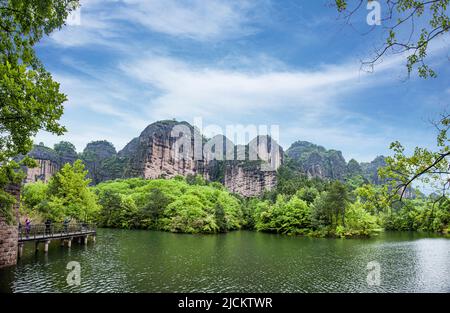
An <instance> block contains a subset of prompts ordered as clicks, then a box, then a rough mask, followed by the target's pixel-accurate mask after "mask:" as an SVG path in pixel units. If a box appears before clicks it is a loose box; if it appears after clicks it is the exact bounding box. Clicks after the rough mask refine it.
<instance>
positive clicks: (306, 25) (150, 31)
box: [35, 0, 450, 161]
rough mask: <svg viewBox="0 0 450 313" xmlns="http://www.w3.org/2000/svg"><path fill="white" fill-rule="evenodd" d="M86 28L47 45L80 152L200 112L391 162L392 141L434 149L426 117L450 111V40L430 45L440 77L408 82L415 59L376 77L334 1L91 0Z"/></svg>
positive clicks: (374, 36) (364, 43)
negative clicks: (386, 157) (365, 68)
mask: <svg viewBox="0 0 450 313" xmlns="http://www.w3.org/2000/svg"><path fill="white" fill-rule="evenodd" d="M81 4H82V7H81V10H80V23H79V24H78V23H75V24H74V23H71V24H70V25H67V26H65V27H64V28H63V29H62V30H60V31H58V32H55V33H53V34H52V35H51V36H50V37H48V38H45V39H44V40H43V41H42V42H41V43H40V44H39V46H38V48H37V51H38V55H39V57H40V58H41V59H42V61H43V62H44V64H45V65H46V67H47V68H48V70H49V71H50V72H51V73H52V74H53V76H54V78H55V80H57V81H58V82H60V83H61V89H62V91H63V92H64V93H66V94H67V95H68V98H69V101H68V102H67V103H66V105H65V106H66V107H65V114H64V116H63V118H62V123H63V124H64V125H65V126H66V127H67V128H68V133H67V134H66V135H64V136H61V137H56V136H53V135H51V134H48V133H45V132H41V133H39V134H38V135H37V137H36V139H35V141H36V142H44V143H45V144H46V145H49V146H52V145H53V144H54V143H56V142H58V141H60V140H68V141H71V142H72V143H74V144H75V146H76V147H77V149H78V151H82V149H83V148H84V147H85V145H86V144H87V143H88V142H90V141H93V140H101V139H106V140H109V141H111V142H112V143H113V144H114V145H115V147H116V149H117V150H120V149H122V148H123V147H124V145H125V144H126V143H128V142H129V141H130V140H131V139H132V138H134V137H136V136H138V135H139V134H140V132H141V131H142V130H143V129H144V128H145V127H146V126H147V125H148V124H150V123H152V122H154V121H157V120H161V119H172V118H176V119H177V120H186V121H188V122H191V123H192V122H193V120H194V118H196V117H202V119H203V124H204V125H209V124H216V125H218V126H220V127H223V128H225V126H226V125H230V124H231V125H237V124H242V125H248V124H254V125H262V124H264V125H279V127H280V143H281V145H282V146H283V147H284V148H285V149H287V148H288V147H289V145H290V144H291V143H292V142H294V141H296V140H306V141H311V142H314V143H316V144H320V145H323V146H325V147H327V148H329V149H338V150H341V151H342V152H343V154H344V157H345V158H346V159H347V160H349V159H350V158H355V159H357V160H359V161H369V160H372V159H373V158H375V156H377V155H380V154H388V146H389V144H390V142H392V141H395V140H399V141H401V142H402V143H404V144H405V145H406V146H408V147H410V148H413V147H414V146H416V145H420V146H428V147H432V146H433V145H434V142H435V134H434V130H433V127H432V126H431V124H430V123H429V121H428V120H429V119H431V118H435V117H437V115H438V114H439V113H440V112H441V111H442V110H443V109H445V108H447V107H448V105H449V101H448V99H449V98H450V84H449V82H450V69H449V66H448V65H449V61H448V56H449V53H450V48H449V47H450V38H448V37H444V38H441V39H439V40H436V42H434V43H433V45H431V46H430V51H429V58H428V61H429V63H430V64H431V65H432V66H433V68H434V69H435V70H436V71H437V73H438V75H439V76H438V78H436V79H429V80H423V79H420V78H417V77H416V76H415V75H413V76H412V77H410V78H409V79H405V78H406V76H407V75H406V74H407V73H406V68H405V67H404V56H403V57H402V56H401V55H393V56H388V57H386V58H384V59H383V60H382V62H380V64H378V65H377V66H376V67H375V69H374V72H373V73H366V72H365V71H361V66H360V60H361V59H367V58H370V56H372V55H373V54H372V53H373V51H374V48H376V47H377V46H380V44H382V42H383V41H382V40H383V36H384V35H385V30H384V29H383V25H382V26H378V27H375V28H374V29H373V30H372V31H371V32H369V33H368V34H365V33H367V31H368V30H370V29H371V28H370V26H368V25H367V23H366V13H368V11H365V9H364V8H363V9H362V11H361V14H359V15H355V16H354V17H353V19H352V25H348V24H346V23H345V21H344V20H343V19H339V15H338V13H337V12H336V10H335V9H334V8H332V7H330V6H329V4H330V1H329V0H323V1H306V0H305V1H300V0H291V1H269V0H258V1H256V0H255V1H245V0H244V1H218V0H209V1H201V0H192V1H174V0H152V1H144V0H142V1H139V0H120V1H119V0H89V1H83V0H81Z"/></svg>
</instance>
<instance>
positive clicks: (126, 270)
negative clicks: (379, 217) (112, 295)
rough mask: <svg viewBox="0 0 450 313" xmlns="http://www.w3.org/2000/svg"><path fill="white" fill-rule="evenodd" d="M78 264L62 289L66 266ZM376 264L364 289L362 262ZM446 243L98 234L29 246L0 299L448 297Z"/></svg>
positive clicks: (6, 276) (398, 237) (413, 237)
mask: <svg viewBox="0 0 450 313" xmlns="http://www.w3.org/2000/svg"><path fill="white" fill-rule="evenodd" d="M70 261H77V262H79V263H80V264H81V286H68V285H67V282H66V278H67V275H68V273H69V270H67V269H66V266H67V263H68V262H70ZM371 261H376V262H378V263H380V265H381V285H380V286H368V284H367V275H368V270H367V264H368V263H369V262H371ZM449 277H450V240H448V239H443V238H439V237H436V238H430V237H426V236H424V235H418V234H414V233H385V234H383V235H382V236H380V237H379V238H374V239H369V240H358V239H354V240H341V239H314V238H301V237H287V236H279V235H270V234H263V233H255V232H245V231H242V232H233V233H229V234H225V235H208V236H202V235H181V234H170V233H163V232H151V231H126V230H104V229H100V230H99V234H98V237H97V242H96V243H95V244H93V243H89V244H88V245H87V246H85V245H80V244H77V243H74V244H73V246H72V248H71V249H68V248H67V247H60V245H59V243H56V242H55V243H52V244H51V246H50V250H49V253H48V255H45V254H44V253H43V251H39V252H38V253H37V254H35V253H34V246H31V245H27V246H26V247H25V250H24V257H23V258H22V259H21V260H20V261H19V263H18V265H17V267H13V268H9V269H5V270H1V271H0V291H2V292H164V291H168V292H449V291H450V280H449Z"/></svg>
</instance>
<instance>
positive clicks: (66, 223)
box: [63, 217, 72, 233]
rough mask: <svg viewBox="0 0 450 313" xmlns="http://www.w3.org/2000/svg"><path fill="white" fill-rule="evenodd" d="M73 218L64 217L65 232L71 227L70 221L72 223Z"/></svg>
mask: <svg viewBox="0 0 450 313" xmlns="http://www.w3.org/2000/svg"><path fill="white" fill-rule="evenodd" d="M71 220H72V219H69V218H67V217H66V218H65V219H64V222H63V225H64V232H65V233H67V229H68V228H69V223H70V221H71Z"/></svg>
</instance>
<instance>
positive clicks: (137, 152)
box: [119, 121, 208, 179]
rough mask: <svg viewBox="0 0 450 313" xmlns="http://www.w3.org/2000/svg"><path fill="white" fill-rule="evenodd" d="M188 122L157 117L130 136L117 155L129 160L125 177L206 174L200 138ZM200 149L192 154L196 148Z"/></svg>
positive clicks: (168, 176)
mask: <svg viewBox="0 0 450 313" xmlns="http://www.w3.org/2000/svg"><path fill="white" fill-rule="evenodd" d="M194 136H199V134H198V133H197V132H196V131H195V130H194V127H192V126H191V125H190V124H189V123H187V122H176V121H160V122H156V123H153V124H151V125H149V126H148V127H147V128H146V129H145V130H144V131H143V132H142V133H141V135H140V136H139V137H138V138H137V139H133V140H132V141H131V142H130V143H129V144H128V145H127V146H126V147H125V148H124V149H123V150H122V151H120V152H119V155H120V156H121V157H123V158H126V159H127V160H128V165H127V166H126V170H125V176H126V177H144V178H149V179H151V178H172V177H175V176H178V175H181V176H187V175H201V176H204V177H205V178H208V177H207V173H206V171H205V162H204V160H203V159H202V150H201V149H202V138H201V137H200V142H199V147H195V145H194ZM196 149H200V150H199V152H197V153H200V154H199V157H197V158H195V157H194V155H195V152H196V151H195V150H196Z"/></svg>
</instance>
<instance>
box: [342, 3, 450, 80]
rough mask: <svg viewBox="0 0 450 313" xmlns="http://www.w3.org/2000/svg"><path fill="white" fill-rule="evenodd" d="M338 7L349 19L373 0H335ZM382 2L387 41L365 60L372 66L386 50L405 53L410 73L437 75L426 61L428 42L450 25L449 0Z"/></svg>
mask: <svg viewBox="0 0 450 313" xmlns="http://www.w3.org/2000/svg"><path fill="white" fill-rule="evenodd" d="M334 2H335V5H336V7H337V10H338V11H339V12H341V13H343V14H344V18H345V19H346V20H347V22H348V23H350V20H351V18H352V16H353V15H354V14H355V13H357V12H358V11H359V10H360V9H361V8H364V4H366V3H370V0H358V1H355V2H351V1H348V0H335V1H334ZM380 2H381V3H383V6H382V12H385V14H384V16H383V17H382V19H381V23H382V24H383V30H387V31H386V36H385V41H384V43H383V44H381V45H380V46H379V47H378V48H377V49H376V51H375V56H374V57H373V58H372V59H369V60H367V61H364V62H363V66H366V67H367V66H369V67H370V69H372V68H373V66H374V65H376V64H377V63H378V62H379V61H380V60H381V58H382V57H383V56H385V55H387V54H401V53H404V54H405V58H406V67H407V71H408V74H411V73H412V71H413V70H415V69H417V73H418V75H419V76H420V77H423V78H427V77H436V73H435V72H434V70H433V69H432V68H431V67H430V66H429V65H428V64H427V63H426V57H427V55H428V52H429V45H430V42H432V41H433V40H434V39H436V38H438V37H439V36H442V35H443V34H445V33H448V31H449V29H450V17H449V10H448V7H449V3H450V0H398V1H393V0H387V1H380Z"/></svg>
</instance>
